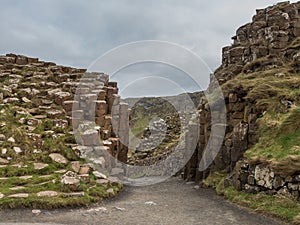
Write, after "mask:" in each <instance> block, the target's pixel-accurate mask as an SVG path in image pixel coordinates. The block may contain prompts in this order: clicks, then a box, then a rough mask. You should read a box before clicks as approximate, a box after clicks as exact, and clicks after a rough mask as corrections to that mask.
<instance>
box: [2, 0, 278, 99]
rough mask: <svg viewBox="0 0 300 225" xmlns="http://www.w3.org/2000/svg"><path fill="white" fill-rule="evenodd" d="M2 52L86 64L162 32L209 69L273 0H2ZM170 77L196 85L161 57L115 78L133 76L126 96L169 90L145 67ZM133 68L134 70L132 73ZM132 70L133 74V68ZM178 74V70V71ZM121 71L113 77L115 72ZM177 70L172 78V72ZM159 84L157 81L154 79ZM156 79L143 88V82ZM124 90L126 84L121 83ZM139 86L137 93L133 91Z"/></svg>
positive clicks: (156, 37) (122, 80)
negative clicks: (240, 29) (164, 63)
mask: <svg viewBox="0 0 300 225" xmlns="http://www.w3.org/2000/svg"><path fill="white" fill-rule="evenodd" d="M0 2H1V7H0V27H1V35H0V39H1V41H0V51H1V52H0V53H1V54H6V53H10V52H12V53H18V54H24V55H28V56H33V57H39V58H41V59H42V60H47V61H54V62H56V63H57V64H61V65H70V66H74V67H82V68H88V67H89V66H90V65H91V63H92V62H93V61H94V60H95V59H97V58H98V57H99V56H101V55H102V54H104V53H105V52H107V51H109V50H110V49H112V48H115V47H117V46H118V45H121V44H125V43H128V42H134V41H141V40H163V41H170V42H174V43H177V44H179V45H182V46H184V47H186V48H188V49H190V50H192V51H194V52H195V53H197V54H198V55H199V56H201V57H202V58H203V60H204V61H205V62H206V63H207V65H208V67H209V68H210V69H211V70H214V69H216V68H217V67H218V66H219V65H220V63H221V62H220V61H221V49H222V47H223V46H226V45H230V44H231V39H230V38H231V37H232V36H234V35H235V31H236V29H237V28H238V27H239V26H241V25H243V24H245V23H247V22H250V21H251V18H252V16H253V15H254V14H255V9H257V8H264V7H266V6H269V5H273V4H274V3H276V2H278V1H272V0H226V1H220V0H209V1H203V0H188V1H183V0H109V1H104V0H88V1H84V0H81V1H79V0H26V1H23V0H1V1H0ZM151 73H153V75H156V76H159V75H162V76H163V77H168V78H170V76H171V75H170V74H174V79H173V81H174V82H176V83H179V85H180V86H182V88H183V89H185V90H187V91H194V90H195V89H197V87H196V86H195V85H194V84H192V82H191V81H189V79H188V78H186V77H185V78H184V76H186V75H185V74H184V73H183V72H181V71H179V70H176V69H174V68H171V67H167V66H162V65H151V64H147V65H145V66H141V65H139V66H136V68H134V66H131V67H130V68H126V69H124V71H123V72H122V71H120V72H119V74H118V76H116V79H117V80H118V79H119V80H120V85H121V87H120V88H121V89H122V88H124V87H125V86H128V85H129V84H130V85H131V86H132V84H131V83H132V80H135V79H136V80H139V82H138V83H139V84H138V86H137V87H134V85H133V86H132V88H130V89H131V91H128V90H127V91H126V96H133V95H151V94H150V93H151V92H152V93H153V91H154V92H155V93H156V94H154V95H166V94H174V93H176V92H177V91H172V90H173V89H172V88H171V87H170V88H162V89H159V88H158V86H159V85H157V84H158V81H157V80H155V79H154V80H152V81H151V79H150V80H149V79H146V80H145V81H144V83H143V82H140V81H141V80H143V79H140V78H142V77H144V76H145V74H147V76H149V74H151ZM130 74H132V75H130ZM133 74H135V75H133ZM180 76H182V77H181V78H180ZM118 77H119V78H118ZM176 77H177V78H176ZM159 83H160V84H161V82H159ZM145 84H147V86H155V88H156V89H151V88H150V89H149V90H147V92H141V89H143V88H141V86H142V87H143V85H145ZM158 89H159V90H158ZM124 93H125V91H124ZM137 93H138V94H137Z"/></svg>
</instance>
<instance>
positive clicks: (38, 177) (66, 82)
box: [0, 54, 122, 208]
mask: <svg viewBox="0 0 300 225" xmlns="http://www.w3.org/2000/svg"><path fill="white" fill-rule="evenodd" d="M85 72H86V71H85V70H82V69H75V68H70V67H64V66H58V65H56V64H54V63H50V62H43V61H39V60H38V59H36V58H29V57H25V56H18V55H14V54H7V55H5V56H0V81H1V83H0V103H1V104H0V208H7V207H8V208H15V207H31V208H57V207H65V206H79V205H88V204H90V203H92V202H97V201H101V200H102V199H104V198H108V197H113V196H115V195H116V194H117V192H118V191H119V190H120V189H121V188H122V184H121V182H120V181H119V180H118V179H116V178H115V177H113V176H111V177H110V176H109V174H101V173H99V172H96V171H94V170H93V168H94V167H95V166H97V163H95V162H91V161H86V158H84V157H82V154H83V153H86V150H88V149H89V148H93V147H92V146H93V142H94V140H92V139H91V137H89V136H90V134H91V132H89V130H88V131H84V130H83V131H82V132H83V133H82V140H81V141H77V142H75V138H74V132H75V131H76V130H73V128H76V125H75V124H76V121H80V118H82V119H83V118H84V116H85V115H87V114H85V112H84V111H82V110H81V111H80V110H77V111H76V112H75V113H74V110H76V107H79V104H83V103H84V102H83V101H81V102H76V101H74V100H73V98H74V94H75V92H76V87H77V85H78V84H79V81H80V79H81V84H82V85H83V84H84V85H85V89H83V88H82V89H81V90H85V91H89V89H88V88H89V86H90V85H89V84H88V80H89V78H88V77H87V76H88V75H87V74H85ZM84 75H85V78H84V79H85V80H83V79H82V78H83V76H84ZM90 76H91V77H94V79H96V80H97V82H98V83H99V85H100V86H98V88H100V89H104V87H105V91H102V95H101V96H102V97H101V96H100V95H99V97H98V99H99V100H101V101H98V102H97V101H96V102H95V100H97V95H86V97H89V98H93V99H94V102H95V103H96V105H97V106H98V104H99V105H101V106H102V107H103V105H104V106H106V108H108V107H107V105H106V102H105V101H103V100H108V99H109V98H110V97H112V96H113V95H112V94H113V93H114V92H115V93H116V92H117V89H116V88H115V87H114V86H115V84H114V83H109V82H108V76H107V75H104V74H90ZM93 84H94V86H93V90H95V84H96V82H95V81H93ZM108 90H110V94H109V93H108V92H109V91H108ZM111 90H113V91H114V92H112V91H111ZM82 96H83V95H82ZM100 98H101V99H100ZM88 101H89V102H90V99H88ZM72 110H73V111H72ZM72 112H73V113H72ZM105 113H107V112H104V114H105ZM96 114H97V115H98V113H97V112H96ZM80 115H81V116H82V117H81V116H80ZM98 116H99V117H97V118H98V119H101V118H102V117H103V119H104V117H105V115H101V116H100V115H98ZM103 119H102V121H103ZM107 119H110V118H107ZM108 122H110V120H109V121H107V123H108ZM72 123H73V126H72ZM82 124H83V121H82ZM107 126H108V125H107ZM103 127H104V126H103ZM85 132H87V135H88V136H87V135H85ZM93 132H95V130H94V131H93ZM99 132H100V134H101V135H102V136H104V134H106V136H105V137H103V139H102V140H105V139H107V138H108V139H109V140H111V141H115V140H116V141H118V139H112V138H111V135H110V133H109V134H108V133H107V131H105V130H101V131H96V134H98V133H99ZM91 142H92V143H91ZM77 143H79V144H80V143H81V145H84V146H85V147H82V146H80V145H78V144H77ZM112 143H113V142H107V143H106V147H105V148H108V149H110V148H112V147H113V146H112ZM118 150H119V149H118ZM120 151H121V150H120ZM100 156H101V155H100ZM100 156H99V157H100ZM95 160H96V159H95ZM97 160H98V161H99V160H100V161H99V162H101V163H102V164H103V163H105V158H104V157H100V158H97ZM106 163H107V162H106Z"/></svg>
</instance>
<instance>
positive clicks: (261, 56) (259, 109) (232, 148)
mask: <svg viewBox="0 0 300 225" xmlns="http://www.w3.org/2000/svg"><path fill="white" fill-rule="evenodd" d="M299 13H300V3H299V2H298V3H293V4H290V3H289V2H283V3H278V4H277V5H274V6H271V7H268V8H266V9H261V10H257V14H256V15H255V16H254V17H253V21H252V22H251V23H248V24H246V25H244V26H242V27H240V28H239V29H238V30H237V33H236V36H235V37H233V40H234V43H233V44H232V46H228V47H225V48H223V56H222V65H221V66H220V67H219V68H218V69H217V70H216V71H215V73H214V76H215V77H216V78H217V80H218V82H219V84H217V82H215V81H214V80H213V79H212V82H211V84H210V86H209V88H208V93H213V91H214V89H215V87H216V86H217V85H221V89H222V90H223V94H224V99H225V104H226V111H227V112H226V114H225V115H226V119H227V124H226V135H225V139H224V142H223V144H222V146H221V149H220V151H219V153H218V155H217V157H216V158H215V159H214V162H213V163H212V165H211V166H210V167H209V168H208V169H207V170H206V171H201V172H200V171H199V163H200V161H201V159H202V157H203V154H204V150H205V148H206V146H207V144H208V140H209V137H210V135H211V127H212V126H213V124H211V117H212V112H211V111H210V106H209V105H208V101H207V100H206V99H205V98H202V99H201V101H200V105H199V114H200V139H199V144H198V148H197V150H196V153H195V154H194V156H193V158H192V159H191V160H190V163H189V164H188V165H187V166H186V168H185V173H184V177H185V178H186V179H187V180H194V179H196V180H201V179H205V178H206V177H207V176H208V175H209V174H210V173H212V172H214V171H223V172H225V173H231V172H234V168H235V165H236V163H237V162H238V161H239V160H240V159H241V158H242V157H243V154H244V152H245V151H246V150H247V149H248V148H250V147H252V146H253V145H255V144H256V143H257V142H258V137H257V134H256V133H257V130H258V124H257V119H258V118H260V117H261V116H262V115H263V113H264V112H265V110H266V107H265V106H264V105H260V106H258V105H257V104H256V100H257V99H255V98H251V97H249V96H248V92H249V90H247V89H245V88H243V86H241V85H232V87H230V86H226V84H228V83H229V81H230V80H231V79H232V78H234V77H236V76H237V75H238V74H241V73H243V74H245V75H247V74H249V73H253V72H257V71H265V70H270V69H272V68H278V67H280V66H282V65H283V64H284V63H290V64H291V65H292V68H291V69H292V70H293V71H295V72H297V71H299V69H297V67H298V66H299V63H298V61H297V60H298V58H299V57H298V56H299V52H298V53H297V51H298V50H297V49H294V47H293V43H295V42H297V41H298V39H297V38H299V36H300V14H299ZM297 43H298V42H297ZM297 46H298V45H297ZM275 76H277V77H279V76H284V74H282V75H281V74H277V75H276V74H275ZM270 95H271V94H270ZM279 101H280V100H279ZM286 105H287V107H289V106H288V103H287V104H286ZM213 113H215V114H217V115H219V116H222V115H224V112H221V111H218V110H216V111H215V112H213ZM217 117H218V116H217ZM256 170H257V175H256V178H257V179H258V181H257V183H260V184H261V186H262V187H265V188H267V187H270V185H271V183H272V182H274V181H273V180H272V179H275V177H267V176H269V175H258V174H261V171H260V172H259V168H257V169H256ZM262 173H264V172H262ZM249 176H250V175H249ZM252 176H253V178H251V177H252ZM258 176H259V178H258ZM256 178H255V171H254V170H253V173H252V175H251V176H250V178H249V179H250V180H251V179H256ZM242 180H243V181H244V179H242ZM243 181H241V179H238V182H235V184H236V186H240V185H241V183H243ZM263 182H264V183H263ZM279 183H280V182H279ZM243 185H245V182H244V183H243ZM249 185H252V184H250V183H249ZM287 188H288V187H287Z"/></svg>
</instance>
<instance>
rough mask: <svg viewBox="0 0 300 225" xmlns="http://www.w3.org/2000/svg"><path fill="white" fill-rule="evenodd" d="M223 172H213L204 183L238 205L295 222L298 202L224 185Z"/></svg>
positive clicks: (299, 207)
mask: <svg viewBox="0 0 300 225" xmlns="http://www.w3.org/2000/svg"><path fill="white" fill-rule="evenodd" d="M225 178H226V175H225V174H222V173H214V174H212V175H210V176H209V177H208V178H207V179H206V180H204V184H205V185H207V186H208V187H212V188H214V189H216V191H217V194H219V195H224V196H225V197H226V199H228V200H229V201H231V202H234V203H236V204H238V205H241V206H244V207H248V208H250V209H252V210H254V211H256V212H263V213H267V214H270V215H272V216H275V217H278V218H280V219H282V220H285V221H287V222H292V221H294V222H296V221H297V219H298V215H300V204H299V203H298V202H296V201H293V200H291V199H289V198H286V197H283V196H280V195H268V194H266V193H264V192H261V193H258V194H249V193H246V192H244V191H237V190H236V189H235V188H234V187H232V186H229V187H225V186H224V179H225Z"/></svg>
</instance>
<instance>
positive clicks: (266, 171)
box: [225, 161, 300, 200]
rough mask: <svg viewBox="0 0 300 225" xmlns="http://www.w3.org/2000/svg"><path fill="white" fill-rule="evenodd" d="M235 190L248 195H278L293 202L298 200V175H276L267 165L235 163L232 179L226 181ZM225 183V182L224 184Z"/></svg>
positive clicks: (299, 186) (299, 187)
mask: <svg viewBox="0 0 300 225" xmlns="http://www.w3.org/2000/svg"><path fill="white" fill-rule="evenodd" d="M228 181H229V183H232V184H233V185H234V186H235V188H236V189H237V190H240V191H241V190H244V191H246V192H249V193H254V194H256V193H258V192H261V191H264V192H267V193H270V194H274V193H278V194H280V195H283V196H285V197H288V198H292V199H294V200H299V196H300V195H299V193H300V192H299V191H300V184H299V181H300V179H299V175H297V174H294V175H287V174H281V173H278V172H277V171H276V170H275V169H274V168H273V167H272V166H271V165H270V164H269V163H259V164H257V163H254V164H253V165H249V164H248V163H247V162H244V161H240V162H239V163H237V165H236V167H235V169H234V173H233V177H231V179H229V180H228ZM225 183H226V182H225Z"/></svg>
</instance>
